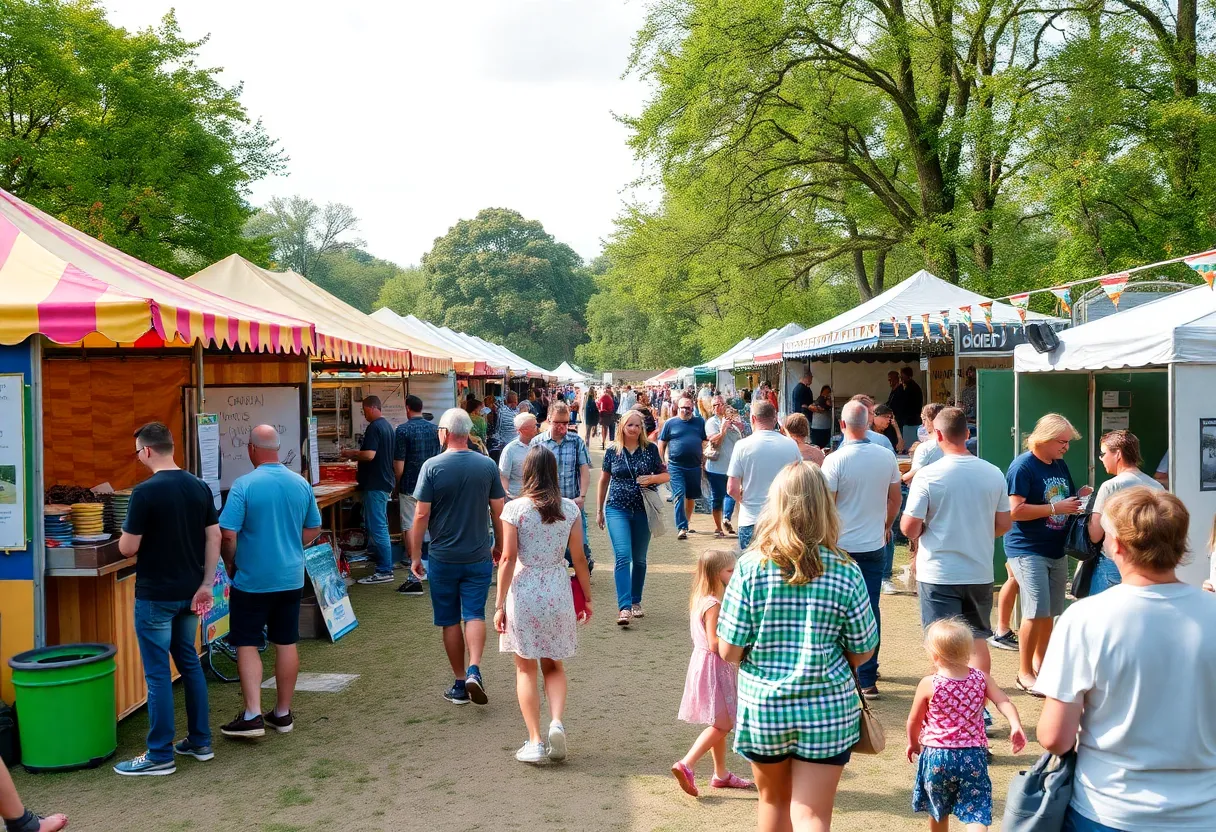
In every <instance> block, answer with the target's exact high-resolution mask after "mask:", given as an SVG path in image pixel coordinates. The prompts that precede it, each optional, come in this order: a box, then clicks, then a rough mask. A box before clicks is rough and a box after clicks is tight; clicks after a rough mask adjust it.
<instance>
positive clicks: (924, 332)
mask: <svg viewBox="0 0 1216 832" xmlns="http://www.w3.org/2000/svg"><path fill="white" fill-rule="evenodd" d="M920 335H921V338H922V339H923V340H925V341H928V340H929V313H928V312H925V313H923V314H922V315H921V316H920Z"/></svg>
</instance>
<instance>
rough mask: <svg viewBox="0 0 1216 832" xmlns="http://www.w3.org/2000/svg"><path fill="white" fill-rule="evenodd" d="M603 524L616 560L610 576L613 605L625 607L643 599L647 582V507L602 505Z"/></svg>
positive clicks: (618, 607)
mask: <svg viewBox="0 0 1216 832" xmlns="http://www.w3.org/2000/svg"><path fill="white" fill-rule="evenodd" d="M604 525H605V526H607V527H608V540H609V542H610V543H611V544H612V554H613V557H614V558H615V560H616V565H615V566H614V568H613V572H612V577H613V579H614V581H615V582H616V608H617V609H618V610H627V609H629V608H630V607H631V606H632V605H634V604H640V603H642V588H643V587H644V586H645V585H646V551H647V550H648V549H649V548H650V521H649V520H647V519H646V509H645V508H639V509H638V510H636V511H627V510H626V509H621V508H616V507H615V506H605V507H604Z"/></svg>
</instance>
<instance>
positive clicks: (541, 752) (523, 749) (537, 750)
mask: <svg viewBox="0 0 1216 832" xmlns="http://www.w3.org/2000/svg"><path fill="white" fill-rule="evenodd" d="M515 759H517V760H519V761H520V762H521V763H533V764H536V763H543V762H545V760H547V759H548V757H546V756H545V744H544V743H543V742H525V743H524V744H523V745H521V746H520V747H519V750H518V751H516V752H515Z"/></svg>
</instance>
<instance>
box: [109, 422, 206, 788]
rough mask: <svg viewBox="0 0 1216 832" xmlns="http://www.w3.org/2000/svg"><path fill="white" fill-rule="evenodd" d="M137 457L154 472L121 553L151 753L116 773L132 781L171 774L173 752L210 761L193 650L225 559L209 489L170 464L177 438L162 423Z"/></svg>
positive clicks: (202, 685)
mask: <svg viewBox="0 0 1216 832" xmlns="http://www.w3.org/2000/svg"><path fill="white" fill-rule="evenodd" d="M135 455H136V457H137V458H138V459H139V462H140V464H141V465H143V466H145V467H146V468H147V469H148V470H149V471H151V472H152V476H151V478H149V479H147V480H145V481H143V482H142V483H140V484H139V485H137V486H135V488H134V490H133V491H132V492H131V504H130V506H129V507H128V510H127V519H126V520H125V521H124V523H123V527H122V537H121V539H120V540H119V541H118V550H119V551H120V552H122V554H123V555H125V556H126V557H129V558H131V557H135V556H136V555H137V554H138V555H139V560H138V561H137V562H136V564H135V637H136V639H138V641H139V655H140V658H142V659H143V664H144V679H145V680H146V681H147V683H148V744H147V750H146V751H145V752H144V753H143V754H140V755H139V756H138V757H136V758H135V759H133V760H125V761H123V762H121V763H119V764H118V765H116V766H115V767H114V771H115V772H117V773H118V774H122V775H126V776H129V777H138V776H146V775H165V774H172V773H173V772H174V771H176V770H177V765H176V763H174V751H175V749H176V752H177V753H178V754H185V755H189V756H191V757H194V758H196V759H198V760H210V759H211V758H212V757H214V756H215V754H214V753H213V752H212V751H211V727H210V725H209V722H208V713H209V712H208V703H207V680H206V678H205V677H204V676H203V668H202V665H200V664H199V660H198V653H197V652H196V651H195V649H194V636H195V634H196V633H197V632H198V616H200V615H202V614H203V613H205V612H206V611H207V610H208V609H210V608H211V599H212V586H213V585H214V583H215V568H216V564H217V563H219V558H220V527H219V518H218V517H217V516H216V513H215V501H214V497H213V496H212V494H211V489H210V488H209V487H208V486H207V484H206V483H204V482H203V481H202V480H200V479H199V478H198V477H196V476H194V475H193V474H191V473H190V472H189V471H183V470H181V469H180V468H178V467H177V463H176V462H174V460H173V434H172V433H170V431H169V428H167V427H166V426H165V425H163V424H161V423H160V422H151V423H149V424H146V425H144V426H143V427H142V428H140V429H139V430H138V431H136V432H135ZM170 655H172V656H173V659H174V661H175V662H176V663H177V669H178V671H179V672H180V673H181V674H182V687H183V689H184V690H185V694H186V715H187V720H188V726H189V733H188V734H187V736H186V738H185V739H183V740H181V741H180V742H178V743H177V744H176V746H175V745H174V743H173V730H174V729H173V677H172V675H171V673H170V670H169V656H170Z"/></svg>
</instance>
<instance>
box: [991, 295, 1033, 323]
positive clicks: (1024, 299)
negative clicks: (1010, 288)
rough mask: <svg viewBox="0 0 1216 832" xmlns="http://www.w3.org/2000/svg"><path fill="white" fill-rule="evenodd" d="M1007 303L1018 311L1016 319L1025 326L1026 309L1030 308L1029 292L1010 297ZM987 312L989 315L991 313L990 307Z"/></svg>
mask: <svg viewBox="0 0 1216 832" xmlns="http://www.w3.org/2000/svg"><path fill="white" fill-rule="evenodd" d="M1009 302H1010V303H1012V304H1013V308H1014V309H1016V310H1017V311H1018V317H1019V318H1020V319H1021V320H1022V323H1023V324H1025V323H1026V309H1027V308H1028V307H1029V306H1030V292H1022V293H1021V294H1017V295H1010V296H1009ZM988 311H989V313H991V307H990V308H989V310H988Z"/></svg>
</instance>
